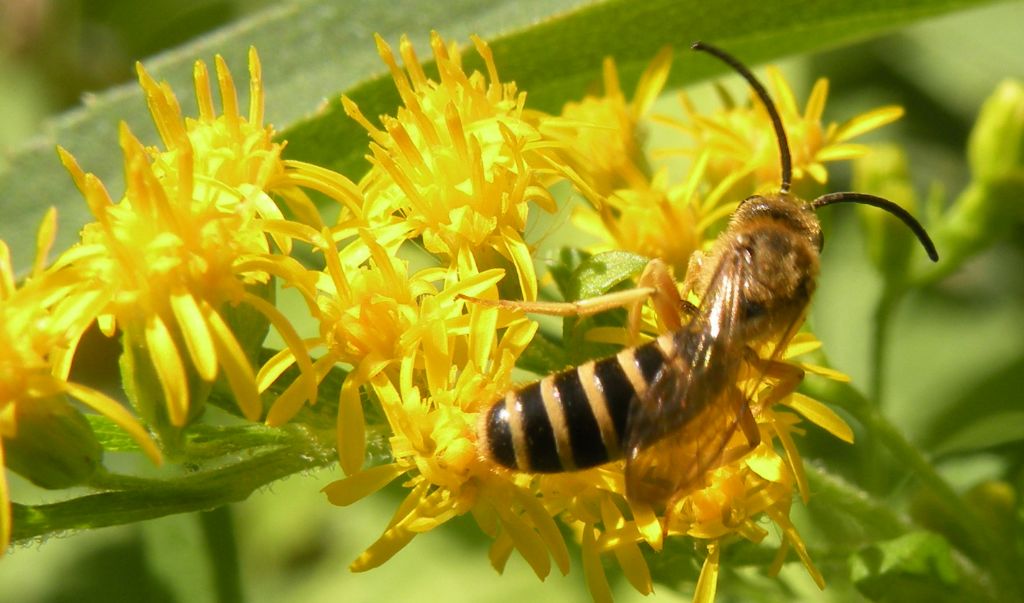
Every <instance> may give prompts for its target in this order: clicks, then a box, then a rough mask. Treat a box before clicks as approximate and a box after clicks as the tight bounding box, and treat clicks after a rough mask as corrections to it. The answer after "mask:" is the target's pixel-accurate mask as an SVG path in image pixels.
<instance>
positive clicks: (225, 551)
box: [199, 505, 244, 603]
mask: <svg viewBox="0 0 1024 603" xmlns="http://www.w3.org/2000/svg"><path fill="white" fill-rule="evenodd" d="M233 516H234V514H233V513H232V511H231V507H230V506H229V505H225V506H221V507H217V508H216V509H214V510H212V511H206V512H203V513H199V524H200V527H201V528H202V530H203V536H204V537H205V539H206V550H207V552H208V553H209V557H210V559H209V561H210V566H211V568H212V570H213V571H212V572H211V574H212V575H213V579H214V582H215V588H216V590H217V598H216V600H217V601H219V602H220V603H241V602H242V601H243V599H244V598H243V597H242V572H241V569H240V567H239V562H238V543H237V540H236V539H235V526H234V522H233V519H234V517H233Z"/></svg>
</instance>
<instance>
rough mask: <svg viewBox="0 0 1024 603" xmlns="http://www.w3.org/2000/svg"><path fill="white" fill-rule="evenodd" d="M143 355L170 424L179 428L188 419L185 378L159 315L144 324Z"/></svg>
mask: <svg viewBox="0 0 1024 603" xmlns="http://www.w3.org/2000/svg"><path fill="white" fill-rule="evenodd" d="M146 353H147V354H149V358H150V361H151V362H152V363H153V368H154V369H155V370H156V374H157V377H158V378H159V379H160V387H161V389H162V390H163V394H164V403H165V404H167V414H168V416H169V418H170V420H171V424H173V425H176V426H178V427H181V426H182V425H184V424H185V419H186V418H187V417H188V379H186V378H185V367H184V366H183V365H182V363H181V356H179V355H178V346H176V345H175V344H174V339H172V338H171V333H170V331H168V330H167V325H166V324H164V321H163V320H161V319H160V317H159V316H156V315H153V316H150V317H149V319H148V320H147V321H146Z"/></svg>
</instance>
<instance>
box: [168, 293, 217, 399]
mask: <svg viewBox="0 0 1024 603" xmlns="http://www.w3.org/2000/svg"><path fill="white" fill-rule="evenodd" d="M170 302H171V310H172V311H173V312H174V318H175V319H176V320H177V321H178V329H179V331H180V332H181V337H182V339H184V340H185V348H186V349H188V353H189V356H191V358H192V365H193V366H194V367H195V369H196V372H197V373H199V377H200V378H202V379H203V380H204V381H213V380H214V379H216V378H217V351H216V349H215V348H214V345H213V338H212V337H211V336H210V330H209V329H208V328H207V325H206V320H205V319H204V318H203V314H202V312H200V311H199V305H198V304H196V300H195V298H194V297H192V295H191V294H189V293H188V292H187V291H185V292H177V293H172V294H171V299H170Z"/></svg>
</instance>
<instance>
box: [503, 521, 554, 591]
mask: <svg viewBox="0 0 1024 603" xmlns="http://www.w3.org/2000/svg"><path fill="white" fill-rule="evenodd" d="M497 509H498V517H499V518H500V519H501V525H502V527H503V528H504V529H505V532H507V533H508V535H509V537H510V538H512V542H513V544H515V547H516V550H518V551H519V554H520V555H522V556H523V559H525V560H526V562H527V563H529V564H530V567H531V568H533V572H534V573H535V574H537V577H538V578H540V579H541V580H543V579H544V578H547V576H548V574H549V573H550V572H551V559H550V558H549V557H548V552H547V548H546V547H545V546H544V541H543V540H542V539H541V537H540V536H538V535H537V532H536V531H535V530H534V529H533V527H531V526H529V525H527V524H526V522H524V521H523V518H522V517H520V516H518V515H515V514H513V513H512V512H511V511H509V510H508V509H505V508H502V507H498V508H497Z"/></svg>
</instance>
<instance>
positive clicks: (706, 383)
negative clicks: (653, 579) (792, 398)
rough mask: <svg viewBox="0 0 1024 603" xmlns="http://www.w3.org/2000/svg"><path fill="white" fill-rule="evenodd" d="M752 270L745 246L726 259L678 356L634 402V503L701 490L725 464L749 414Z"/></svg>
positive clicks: (630, 482)
mask: <svg viewBox="0 0 1024 603" xmlns="http://www.w3.org/2000/svg"><path fill="white" fill-rule="evenodd" d="M749 275H750V262H749V261H748V258H747V257H746V255H745V252H744V251H743V250H742V249H740V250H737V251H735V252H733V253H730V254H728V255H726V256H723V257H722V259H721V261H720V262H719V264H718V268H717V271H716V273H715V274H714V275H713V277H712V279H711V282H710V284H709V286H708V289H707V291H706V292H705V295H704V299H703V300H702V301H701V305H700V309H699V311H698V313H697V316H696V317H695V318H694V319H693V320H692V321H691V323H690V324H689V325H688V327H687V328H686V329H685V330H684V331H682V332H681V333H680V334H679V335H677V337H676V356H675V357H674V358H670V359H668V361H667V362H666V363H665V366H664V367H663V368H662V370H661V371H660V372H659V373H657V374H656V376H655V378H654V379H653V380H652V382H651V384H650V385H649V387H648V388H647V389H646V390H645V391H644V393H643V394H642V395H639V396H637V397H636V398H635V399H634V400H633V401H632V404H631V405H630V414H629V418H628V420H627V423H626V442H625V444H626V446H625V450H626V494H627V496H628V497H629V498H630V500H634V501H638V502H644V503H648V504H651V505H653V506H656V507H657V506H660V505H662V504H664V503H666V502H668V500H669V499H671V498H672V497H674V496H677V495H679V494H683V493H685V492H688V491H691V490H693V489H695V488H697V487H699V486H700V484H701V482H702V480H703V478H704V476H705V475H707V473H708V472H709V471H710V470H712V469H713V468H715V467H717V466H719V465H720V464H721V462H722V458H723V454H724V452H725V449H726V445H727V444H728V442H729V440H730V439H731V437H732V435H733V433H734V432H735V431H736V428H737V426H738V425H739V424H740V420H741V419H742V418H743V417H742V415H743V413H746V414H747V416H748V417H750V415H749V412H750V411H749V408H748V405H747V400H746V398H745V396H744V395H743V393H742V392H740V391H739V389H738V388H737V387H736V385H735V383H736V381H737V378H738V376H739V373H740V368H741V366H742V363H743V355H744V353H745V350H746V344H745V342H744V341H743V338H742V337H741V336H740V332H739V329H740V328H741V326H742V325H741V324H740V321H741V319H742V315H741V311H742V307H741V303H742V293H743V289H744V286H745V283H746V282H747V280H748V278H749ZM750 418H751V419H752V417H750Z"/></svg>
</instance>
